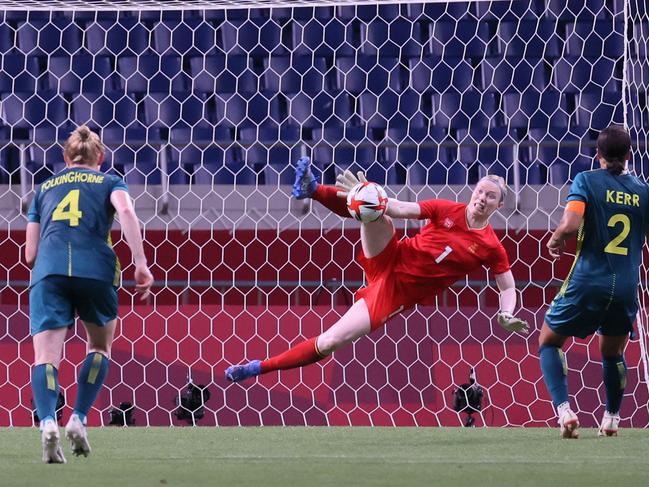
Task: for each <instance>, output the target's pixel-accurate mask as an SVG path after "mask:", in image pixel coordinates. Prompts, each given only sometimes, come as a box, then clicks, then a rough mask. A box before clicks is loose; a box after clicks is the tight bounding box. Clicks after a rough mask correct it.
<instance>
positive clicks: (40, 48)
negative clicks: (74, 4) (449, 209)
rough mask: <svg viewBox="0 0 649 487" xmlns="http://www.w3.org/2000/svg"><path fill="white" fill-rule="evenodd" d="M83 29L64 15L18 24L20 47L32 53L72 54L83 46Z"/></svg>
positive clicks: (17, 31)
mask: <svg viewBox="0 0 649 487" xmlns="http://www.w3.org/2000/svg"><path fill="white" fill-rule="evenodd" d="M82 37H83V31H82V29H81V27H80V26H79V25H77V24H76V23H74V22H70V20H69V19H66V18H64V17H59V18H55V19H52V20H47V21H32V20H30V21H29V22H25V23H20V24H18V27H17V30H16V39H17V43H18V48H19V49H20V50H21V51H22V52H24V53H26V54H30V55H39V56H42V55H45V56H49V55H66V54H67V55H70V54H74V53H76V52H77V51H79V50H80V49H81V47H82Z"/></svg>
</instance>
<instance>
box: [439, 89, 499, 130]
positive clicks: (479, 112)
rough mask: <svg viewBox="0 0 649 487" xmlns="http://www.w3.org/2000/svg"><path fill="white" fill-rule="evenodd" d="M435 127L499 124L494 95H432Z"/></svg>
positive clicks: (452, 127) (452, 93)
mask: <svg viewBox="0 0 649 487" xmlns="http://www.w3.org/2000/svg"><path fill="white" fill-rule="evenodd" d="M432 106H433V118H434V122H435V125H436V126H438V127H442V128H444V129H461V128H472V127H473V128H477V127H488V126H492V125H495V124H497V123H498V122H499V120H498V119H497V117H496V97H495V95H494V93H479V92H473V91H466V92H464V93H455V92H446V93H442V94H440V95H432Z"/></svg>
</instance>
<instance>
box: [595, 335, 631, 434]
mask: <svg viewBox="0 0 649 487" xmlns="http://www.w3.org/2000/svg"><path fill="white" fill-rule="evenodd" d="M627 339H628V334H625V335H618V336H607V335H600V337H599V348H600V351H601V353H602V367H603V375H604V388H605V389H606V411H604V417H603V419H602V422H601V424H600V427H599V436H617V430H618V426H619V424H620V406H621V404H622V398H623V396H624V388H625V387H626V362H625V361H624V346H625V345H626V341H627Z"/></svg>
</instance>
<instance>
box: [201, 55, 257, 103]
mask: <svg viewBox="0 0 649 487" xmlns="http://www.w3.org/2000/svg"><path fill="white" fill-rule="evenodd" d="M189 74H190V78H191V79H190V80H189V84H190V87H191V89H192V90H193V91H198V92H201V93H206V94H213V93H219V94H223V93H235V92H236V93H239V94H243V95H246V94H250V93H256V92H257V91H258V86H259V77H258V76H257V75H256V74H255V73H254V72H253V70H252V67H251V65H249V61H248V58H246V57H243V56H227V57H226V56H220V55H216V56H198V57H191V58H190V59H189Z"/></svg>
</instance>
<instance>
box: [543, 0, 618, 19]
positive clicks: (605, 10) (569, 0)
mask: <svg viewBox="0 0 649 487" xmlns="http://www.w3.org/2000/svg"><path fill="white" fill-rule="evenodd" d="M607 3H612V2H607V1H606V0H547V8H546V10H545V15H546V16H547V17H549V18H550V19H561V20H569V21H574V20H575V18H577V19H580V20H581V19H583V20H588V19H592V18H594V17H597V18H605V17H607V16H610V15H611V14H612V12H611V8H610V7H609V6H607ZM613 10H615V7H614V6H613Z"/></svg>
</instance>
